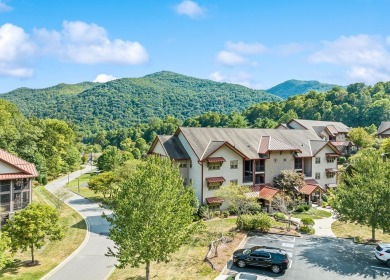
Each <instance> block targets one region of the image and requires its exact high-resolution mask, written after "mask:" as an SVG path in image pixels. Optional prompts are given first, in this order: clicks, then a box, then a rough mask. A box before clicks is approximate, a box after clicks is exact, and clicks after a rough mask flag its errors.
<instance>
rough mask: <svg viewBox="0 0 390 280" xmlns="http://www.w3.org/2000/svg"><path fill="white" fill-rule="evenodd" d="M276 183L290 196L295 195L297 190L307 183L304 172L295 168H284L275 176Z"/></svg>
mask: <svg viewBox="0 0 390 280" xmlns="http://www.w3.org/2000/svg"><path fill="white" fill-rule="evenodd" d="M274 185H275V187H277V188H278V189H281V190H283V192H285V193H286V194H288V195H289V196H290V197H295V195H296V190H299V189H300V188H302V187H303V186H304V185H305V181H304V179H303V174H302V173H298V172H295V171H293V170H282V171H281V172H280V174H279V175H278V176H276V177H275V178H274Z"/></svg>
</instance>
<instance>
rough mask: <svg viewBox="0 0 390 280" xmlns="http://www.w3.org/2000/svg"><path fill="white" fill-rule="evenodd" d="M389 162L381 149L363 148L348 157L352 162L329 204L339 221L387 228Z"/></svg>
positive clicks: (389, 214) (389, 226) (372, 228)
mask: <svg viewBox="0 0 390 280" xmlns="http://www.w3.org/2000/svg"><path fill="white" fill-rule="evenodd" d="M389 201H390V161H384V160H383V158H382V156H381V152H380V151H377V150H374V149H365V150H362V151H361V152H360V153H358V154H357V155H355V156H354V157H352V158H351V165H350V167H349V168H348V170H347V172H345V174H344V175H343V180H342V182H341V184H340V186H339V187H338V189H337V191H336V192H335V196H334V198H333V199H332V201H331V203H332V206H333V208H334V209H335V210H336V211H337V213H338V214H339V216H340V219H341V220H344V221H350V222H358V223H359V224H362V225H367V226H369V227H371V230H372V239H373V240H375V231H376V230H377V229H386V230H388V229H390V208H389Z"/></svg>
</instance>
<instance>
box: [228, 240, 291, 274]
mask: <svg viewBox="0 0 390 280" xmlns="http://www.w3.org/2000/svg"><path fill="white" fill-rule="evenodd" d="M233 262H234V263H235V264H236V265H237V266H239V267H245V266H247V265H253V266H260V267H269V268H271V271H272V272H273V273H281V272H282V271H283V270H286V269H287V268H288V264H289V259H288V255H287V252H286V251H285V250H282V249H279V248H273V247H265V246H255V247H252V248H249V249H240V250H237V251H235V252H234V253H233Z"/></svg>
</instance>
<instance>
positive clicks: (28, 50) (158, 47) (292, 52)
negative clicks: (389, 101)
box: [0, 0, 390, 92]
mask: <svg viewBox="0 0 390 280" xmlns="http://www.w3.org/2000/svg"><path fill="white" fill-rule="evenodd" d="M388 11H390V0H342V1H341V0H315V1H314V0H300V1H298V0H209V1H206V0H202V1H200V0H199V1H195V0H194V1H192V0H184V1H183V0H167V1H162V0H154V1H152V0H110V1H108V0H105V1H102V0H83V1H80V0H55V1H47V0H0V92H7V91H9V90H12V89H15V88H18V87H32V88H42V87H48V86H53V85H56V84H58V83H61V82H64V83H78V82H82V81H97V82H104V81H107V80H110V79H114V78H123V77H142V76H144V75H147V74H151V73H154V72H157V71H162V70H168V71H173V72H177V73H181V74H184V75H189V76H193V77H198V78H205V79H211V80H215V81H221V82H230V83H238V84H242V85H245V86H248V87H251V88H258V89H267V88H270V87H272V86H274V85H276V84H278V83H281V82H284V81H286V80H289V79H299V80H318V81H321V82H326V83H334V84H339V85H347V84H350V83H354V82H364V83H366V84H373V83H375V82H378V81H389V80H390V30H389V27H390V17H389V16H388Z"/></svg>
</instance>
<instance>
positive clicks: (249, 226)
mask: <svg viewBox="0 0 390 280" xmlns="http://www.w3.org/2000/svg"><path fill="white" fill-rule="evenodd" d="M271 224H272V219H271V218H270V217H269V216H268V215H267V214H266V213H260V214H256V215H250V214H245V215H241V216H240V217H239V218H238V219H237V227H238V228H239V229H243V230H254V229H259V230H261V231H268V230H269V229H270V228H271Z"/></svg>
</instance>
